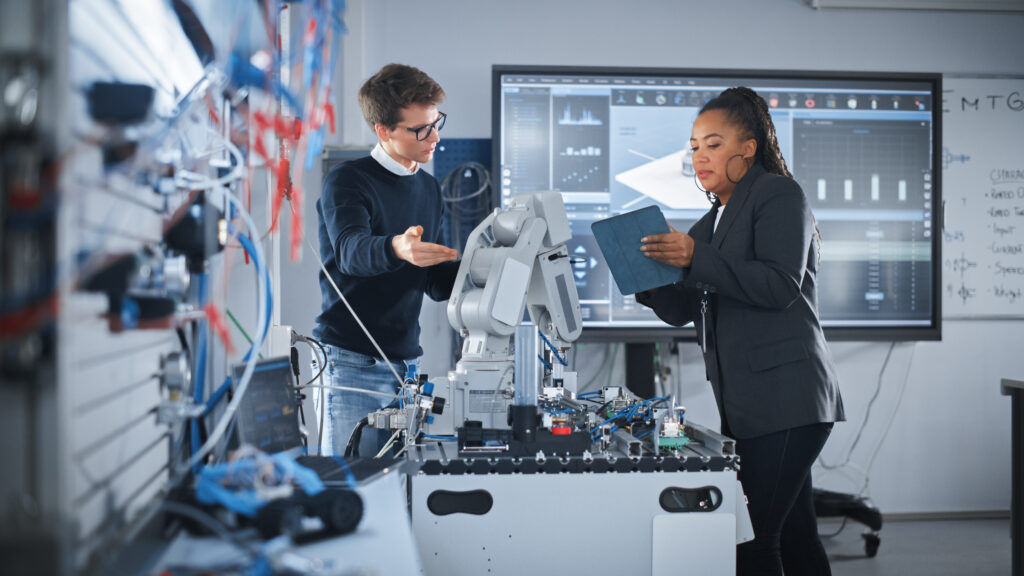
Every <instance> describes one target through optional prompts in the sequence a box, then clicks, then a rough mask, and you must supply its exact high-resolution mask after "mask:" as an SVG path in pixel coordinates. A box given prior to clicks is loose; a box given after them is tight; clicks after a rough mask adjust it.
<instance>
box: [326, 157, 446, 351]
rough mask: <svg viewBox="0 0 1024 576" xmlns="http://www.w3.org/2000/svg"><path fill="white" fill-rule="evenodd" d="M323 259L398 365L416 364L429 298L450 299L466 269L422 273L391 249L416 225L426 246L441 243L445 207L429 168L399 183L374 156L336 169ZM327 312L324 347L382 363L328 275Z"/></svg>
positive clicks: (330, 181) (330, 179) (330, 182)
mask: <svg viewBox="0 0 1024 576" xmlns="http://www.w3.org/2000/svg"><path fill="white" fill-rule="evenodd" d="M316 212H317V220H318V223H319V233H320V260H321V261H322V262H323V264H324V267H325V268H327V270H328V272H330V274H331V277H332V278H334V281H335V282H336V283H337V284H338V287H339V288H340V289H341V291H342V293H343V294H344V295H345V298H346V299H347V300H348V302H349V304H351V305H352V308H354V309H355V311H356V313H357V314H358V315H359V318H360V319H361V320H362V321H363V324H365V325H366V327H367V328H368V329H369V331H370V333H371V334H372V335H373V337H374V338H375V339H376V340H377V343H378V344H380V347H381V348H382V349H383V350H384V353H385V354H387V355H388V357H389V358H390V359H391V360H392V361H398V360H405V359H410V358H416V357H419V356H420V355H422V354H423V349H422V348H421V347H420V344H419V340H420V324H419V315H420V307H421V306H422V304H423V295H424V294H427V295H428V296H430V297H431V298H432V299H434V300H438V301H439V300H446V299H448V297H449V296H451V293H452V286H454V284H455V275H456V273H457V272H458V268H459V263H458V262H445V263H442V264H438V265H436V266H430V267H427V268H420V267H418V266H414V265H412V264H410V263H408V262H405V261H403V260H400V259H399V258H398V257H397V256H396V255H395V251H394V248H393V247H392V245H391V240H392V238H394V237H395V236H396V235H401V234H403V233H405V231H406V229H408V228H409V227H410V226H416V225H420V226H423V236H422V240H423V241H424V242H434V243H441V222H442V218H443V213H444V204H443V202H442V200H441V189H440V187H439V186H438V184H437V180H435V179H434V177H433V176H431V175H429V174H427V173H426V172H424V171H423V170H422V169H421V170H417V171H416V173H415V174H411V175H408V176H399V175H397V174H394V173H392V172H389V171H388V170H387V169H386V168H384V167H383V166H381V165H380V163H378V162H377V161H376V160H375V159H373V158H372V157H370V156H367V157H365V158H360V159H359V160H352V161H350V162H345V163H343V164H340V165H338V166H336V167H334V168H333V169H332V170H331V171H330V172H329V173H328V174H327V178H325V179H324V188H323V193H322V194H321V195H320V199H319V200H318V201H317V203H316ZM320 293H321V295H322V298H323V304H322V308H321V310H322V312H321V314H320V316H318V317H317V319H316V321H317V327H316V328H315V329H314V331H313V334H314V335H315V336H316V337H317V338H318V339H319V340H321V341H322V342H325V343H327V344H331V345H333V346H338V347H341V348H345V349H346V350H351V351H353V352H359V353H362V354H367V355H370V356H376V357H380V354H378V353H377V351H376V350H375V349H374V348H373V345H372V344H371V343H370V341H369V339H367V337H366V335H365V334H364V333H363V331H362V330H361V329H360V328H359V325H358V324H356V321H355V320H354V319H353V318H352V315H351V314H349V312H348V310H347V309H346V308H345V305H344V304H343V303H342V302H341V299H340V298H338V295H337V293H335V291H334V288H333V287H332V286H331V284H330V282H329V281H328V280H327V277H326V276H324V273H323V271H322V270H321V272H320Z"/></svg>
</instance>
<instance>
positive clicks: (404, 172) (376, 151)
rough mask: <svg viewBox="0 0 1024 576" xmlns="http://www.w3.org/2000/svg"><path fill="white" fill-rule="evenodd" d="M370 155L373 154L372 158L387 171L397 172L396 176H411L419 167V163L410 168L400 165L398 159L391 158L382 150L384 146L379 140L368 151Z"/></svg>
mask: <svg viewBox="0 0 1024 576" xmlns="http://www.w3.org/2000/svg"><path fill="white" fill-rule="evenodd" d="M370 156H373V159H374V160H376V161H377V162H378V163H379V164H380V165H381V166H383V167H384V168H386V169H387V171H388V172H391V173H392V174H397V175H398V176H411V175H413V174H415V173H416V171H417V170H419V169H420V165H419V163H417V164H416V167H415V168H413V169H412V170H409V169H408V168H406V167H405V166H402V165H401V164H400V163H399V162H398V160H395V159H394V158H392V157H391V155H390V154H388V153H387V151H386V150H384V147H383V146H381V145H380V142H379V141H378V142H377V145H376V146H374V147H373V150H371V151H370Z"/></svg>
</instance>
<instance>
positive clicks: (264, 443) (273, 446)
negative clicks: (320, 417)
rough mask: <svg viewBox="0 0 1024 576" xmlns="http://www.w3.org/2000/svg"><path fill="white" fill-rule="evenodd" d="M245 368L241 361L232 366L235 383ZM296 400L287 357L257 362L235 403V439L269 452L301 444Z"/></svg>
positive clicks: (296, 446)
mask: <svg viewBox="0 0 1024 576" xmlns="http://www.w3.org/2000/svg"><path fill="white" fill-rule="evenodd" d="M244 368H245V365H244V364H243V365H239V366H236V367H235V369H234V384H235V385H237V383H238V382H239V380H240V378H241V376H242V372H243V370H244ZM298 403H299V400H298V397H297V394H296V391H295V387H294V379H293V375H292V371H291V364H290V363H289V361H288V358H287V357H286V356H282V357H279V358H270V359H267V360H262V361H260V362H258V363H257V364H256V368H255V369H254V370H253V374H252V381H251V382H250V383H249V387H248V388H247V389H246V391H245V398H243V399H242V402H241V403H240V404H239V406H238V414H237V417H236V421H235V422H236V423H235V428H236V433H237V439H238V443H239V444H250V445H252V446H255V447H256V448H259V449H260V450H262V451H264V452H266V453H268V454H274V453H276V452H282V451H284V450H291V449H293V448H298V447H301V446H303V441H302V434H301V432H300V431H299V420H298V414H297V411H298Z"/></svg>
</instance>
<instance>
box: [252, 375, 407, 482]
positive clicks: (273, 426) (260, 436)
mask: <svg viewBox="0 0 1024 576" xmlns="http://www.w3.org/2000/svg"><path fill="white" fill-rule="evenodd" d="M244 370H245V365H244V364H240V365H238V366H235V368H234V378H233V385H234V384H236V383H237V382H239V381H240V379H241V376H242V372H243V371H244ZM301 402H302V401H301V399H300V397H299V393H298V390H296V389H295V376H294V373H293V372H292V365H291V361H290V359H289V358H288V357H287V356H281V357H279V358H269V359H266V360H261V361H259V362H257V363H256V366H255V368H254V370H253V373H252V380H250V382H249V387H248V388H247V389H246V391H245V397H244V398H242V401H241V402H240V403H239V405H238V412H237V413H236V414H235V435H234V438H233V440H234V442H233V443H232V444H233V445H236V446H238V445H242V444H250V445H252V446H255V447H256V448H259V449H260V450H262V451H263V452H266V453H268V454H276V453H278V452H285V451H294V452H296V453H299V454H301V456H298V457H296V459H295V461H296V462H298V463H299V464H301V465H302V466H305V467H307V468H309V469H311V470H313V471H314V472H316V473H317V475H318V476H319V477H320V480H321V481H323V483H324V485H325V486H348V485H349V484H350V483H351V482H353V481H354V482H360V481H363V480H366V479H367V478H370V477H371V476H374V475H376V474H377V473H379V472H380V471H382V470H383V469H384V468H388V467H391V466H394V465H395V464H396V462H397V460H396V459H394V458H352V459H348V460H346V459H345V458H342V457H341V456H315V455H311V454H308V446H307V441H306V436H305V434H303V433H302V429H301V427H300V425H299V408H300V406H301Z"/></svg>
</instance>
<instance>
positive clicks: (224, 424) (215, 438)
mask: <svg viewBox="0 0 1024 576" xmlns="http://www.w3.org/2000/svg"><path fill="white" fill-rule="evenodd" d="M232 147H233V145H232ZM235 151H236V152H237V149H235ZM225 195H226V196H227V198H228V201H229V202H231V204H232V205H233V206H235V208H237V210H238V215H239V216H240V217H241V218H242V220H243V221H245V225H246V227H247V228H248V229H249V232H250V238H251V239H252V245H253V250H254V251H255V252H256V253H255V254H254V255H253V263H254V264H255V265H256V266H255V268H256V275H257V278H258V279H259V280H258V285H259V287H260V290H259V293H258V294H259V296H260V297H258V298H257V299H256V307H257V308H258V310H257V325H258V326H259V331H258V332H257V333H256V337H255V338H253V344H252V354H249V361H248V362H247V363H246V364H245V369H244V370H243V371H242V376H241V378H239V384H238V388H236V389H235V393H234V396H233V397H232V398H231V402H230V403H229V404H228V406H227V408H225V409H224V413H223V414H222V415H221V417H220V419H219V420H218V421H217V426H216V427H215V428H214V429H213V432H211V433H210V436H209V437H208V438H207V439H206V442H205V443H203V445H202V447H201V448H200V449H199V452H197V453H195V454H193V455H192V458H190V459H189V461H188V463H187V464H186V465H185V466H184V467H183V469H189V468H192V467H193V466H195V465H196V464H199V463H200V462H202V460H203V458H205V457H206V455H207V454H209V453H210V451H211V450H213V447H214V446H216V445H217V442H219V441H220V439H221V437H222V436H223V435H224V432H225V431H226V430H227V428H228V425H229V424H230V423H231V421H232V419H233V418H234V415H235V412H237V411H238V407H239V405H240V404H241V402H242V398H244V397H245V391H246V389H248V388H249V382H250V380H252V373H253V371H254V370H255V368H256V360H257V358H258V357H259V354H257V352H258V351H259V349H260V347H262V346H263V341H264V339H266V336H267V327H268V326H269V321H268V320H269V318H268V317H267V305H266V302H267V298H269V296H270V286H268V285H267V282H265V281H264V280H265V278H264V276H265V274H266V269H265V268H264V267H265V266H266V260H264V254H263V245H262V244H261V243H260V242H259V240H258V238H259V231H258V230H257V228H256V223H255V222H253V220H252V217H251V216H249V213H248V212H246V210H245V207H244V206H243V205H242V202H241V201H240V200H239V199H238V198H236V197H235V195H234V194H230V193H226V194H225ZM181 471H182V469H179V470H178V471H177V472H181Z"/></svg>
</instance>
